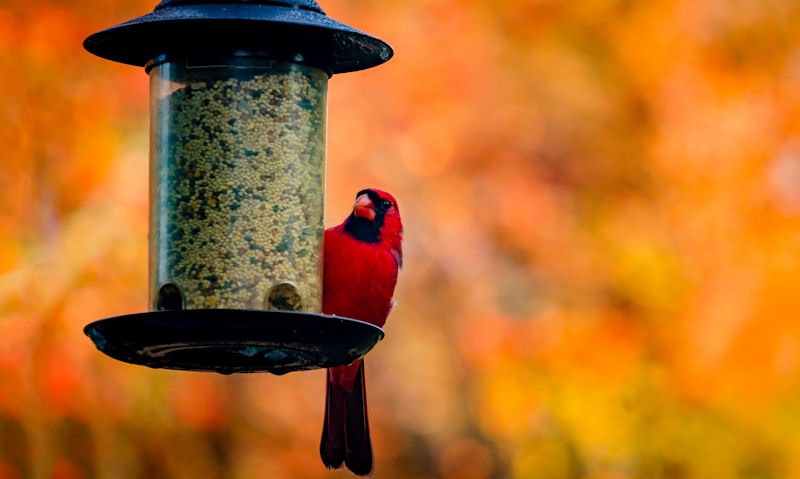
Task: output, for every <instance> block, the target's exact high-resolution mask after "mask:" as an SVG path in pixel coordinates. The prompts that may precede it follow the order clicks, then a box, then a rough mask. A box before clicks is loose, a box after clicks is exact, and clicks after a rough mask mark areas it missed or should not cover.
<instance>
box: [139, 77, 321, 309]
mask: <svg viewBox="0 0 800 479" xmlns="http://www.w3.org/2000/svg"><path fill="white" fill-rule="evenodd" d="M225 71H226V72H227V73H228V74H229V76H230V77H229V78H224V79H213V77H210V76H209V74H208V71H206V72H205V73H203V74H202V75H201V74H195V73H194V72H189V70H187V74H191V75H193V77H192V78H191V80H192V81H184V84H185V86H183V87H182V88H178V89H176V90H174V91H172V92H171V93H169V94H168V95H166V96H164V98H162V99H160V100H158V101H157V103H156V108H155V110H156V111H155V112H154V117H153V119H154V121H155V122H157V123H156V125H154V134H153V137H154V138H155V142H154V145H153V148H154V152H153V156H154V158H156V161H155V163H154V166H153V170H154V171H153V174H154V175H155V176H156V177H155V178H154V179H153V183H154V193H153V195H154V196H155V197H154V198H153V205H154V208H156V211H155V214H154V220H153V221H155V225H154V228H153V232H151V235H152V240H153V241H154V242H155V245H154V248H152V247H151V250H152V251H154V252H155V263H156V264H154V265H153V271H152V272H151V277H152V279H153V280H154V283H153V284H154V286H156V287H158V288H159V291H162V290H164V291H168V292H169V293H170V298H174V297H175V291H174V290H172V289H169V288H171V287H173V286H176V287H177V288H178V289H179V290H180V293H181V294H182V301H183V307H184V308H187V309H198V308H233V309H289V310H301V311H309V312H319V311H321V292H322V285H321V276H322V275H321V268H322V266H321V261H320V254H321V245H322V235H323V196H324V194H323V189H324V172H325V111H326V110H325V97H326V87H327V75H326V74H325V73H324V72H322V71H320V70H316V69H313V68H307V67H302V66H299V65H293V64H278V66H277V67H275V68H273V69H272V70H270V71H266V72H265V71H264V70H258V71H253V70H246V69H245V72H244V73H243V72H242V71H241V70H236V71H233V70H225ZM248 71H249V72H250V73H247V72H248ZM156 74H158V73H156ZM219 76H220V75H219V73H217V78H219ZM159 130H160V131H159ZM164 285H167V286H168V288H167V289H166V290H165V289H164ZM155 296H156V298H155V299H154V301H153V304H155V305H159V304H162V303H163V304H169V303H174V302H175V301H174V300H172V301H161V302H159V301H158V296H159V293H158V292H156V293H155ZM156 307H158V306H156Z"/></svg>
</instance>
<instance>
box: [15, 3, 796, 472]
mask: <svg viewBox="0 0 800 479" xmlns="http://www.w3.org/2000/svg"><path fill="white" fill-rule="evenodd" d="M155 3H156V0H136V1H133V2H131V1H122V0H94V1H92V2H77V1H67V2H63V1H62V2H52V1H46V0H25V1H23V0H11V1H10V2H8V1H7V2H5V4H4V7H3V8H2V9H0V68H2V70H3V72H4V75H3V77H2V79H0V146H2V151H3V152H4V154H3V160H2V165H3V167H2V170H0V478H21V477H32V478H45V477H59V478H85V477H123V478H138V477H165V478H168V477H175V478H178V477H196V478H204V477H208V478H212V477H213V478H221V477H271V478H277V479H280V478H289V477H291V478H295V477H309V478H323V477H333V476H336V477H345V476H346V474H341V473H332V472H329V471H326V470H324V469H323V467H322V465H321V464H320V463H319V461H318V459H317V457H316V450H317V441H318V438H319V430H320V425H321V424H320V423H321V420H322V407H323V404H322V403H323V375H322V372H320V371H317V372H308V373H297V374H291V375H288V376H284V377H272V376H265V375H239V376H237V375H234V376H232V377H222V376H213V375H204V374H199V373H196V374H195V373H182V372H174V371H153V370H149V369H145V368H139V367H134V366H129V365H124V364H122V363H118V362H116V361H113V360H111V359H109V358H107V357H105V356H103V355H101V354H100V353H98V352H97V351H95V350H94V347H93V346H92V344H91V343H90V342H89V341H88V339H87V338H86V337H85V336H84V335H83V333H82V328H83V326H84V325H85V324H86V323H88V322H90V321H92V320H95V319H98V318H101V317H107V316H113V315H117V314H125V313H129V312H135V311H141V310H144V309H145V308H146V301H145V299H146V296H147V295H146V291H145V288H146V286H145V285H146V268H147V251H146V248H147V225H148V219H147V214H148V213H147V201H148V200H147V195H148V187H147V178H148V174H147V168H148V160H147V154H148V146H147V134H148V124H147V122H148V119H147V107H148V105H147V104H148V98H147V93H148V92H147V88H148V79H147V76H146V75H145V73H144V72H143V71H142V70H141V69H138V68H133V67H128V66H123V65H118V64H113V63H110V62H107V61H105V60H101V59H98V58H95V57H93V56H91V55H89V54H87V53H86V52H84V51H83V49H82V48H81V42H82V40H83V38H84V37H85V36H86V35H88V34H89V33H92V32H94V31H97V30H99V29H101V28H104V27H107V26H110V25H112V24H115V23H118V22H120V21H123V20H126V19H129V18H132V17H134V16H136V15H139V14H142V13H144V12H147V11H150V10H152V8H153V6H154V5H155ZM321 3H322V7H323V8H325V10H326V11H327V13H328V14H329V15H331V16H333V17H334V18H337V19H341V20H343V21H345V22H347V23H350V24H352V25H355V26H357V27H360V28H362V29H364V30H366V31H369V32H373V33H375V34H377V35H378V36H379V37H381V38H384V39H386V40H387V41H389V42H390V43H391V44H392V45H393V47H394V48H395V51H396V56H395V58H394V59H392V60H391V61H390V62H389V63H387V64H386V65H383V66H381V67H379V68H375V69H372V70H368V71H363V72H358V73H352V74H347V75H340V76H336V77H334V78H332V79H331V81H330V86H329V105H328V106H329V108H328V125H329V126H328V155H327V156H328V167H327V171H328V177H327V201H326V213H327V217H328V218H329V219H330V221H329V222H331V223H333V222H334V221H337V220H338V219H340V218H341V217H342V215H343V214H344V212H345V211H346V210H347V208H348V207H349V204H350V202H351V201H352V194H353V192H355V191H357V190H358V189H360V188H363V187H367V186H377V187H381V188H384V189H386V190H389V191H391V192H392V193H394V194H395V196H396V197H397V198H398V200H399V202H400V208H401V210H402V212H403V217H404V223H405V225H406V240H405V260H406V261H405V267H404V270H403V271H402V274H401V278H400V283H399V287H398V291H397V298H396V299H397V300H398V305H397V307H396V308H395V310H394V311H393V313H392V316H391V318H390V320H389V322H388V324H387V328H386V332H387V336H386V339H385V340H384V341H383V343H381V344H380V345H379V346H378V347H377V348H376V350H375V351H374V352H372V353H371V354H370V361H369V365H368V367H367V375H368V378H367V382H368V383H369V384H370V387H369V389H370V413H371V422H372V425H373V429H374V439H375V447H376V456H377V461H378V463H377V473H376V477H380V478H407V477H415V478H448V479H451V478H452V479H471V478H474V479H484V478H505V477H514V478H521V479H522V478H530V477H547V478H576V477H585V478H613V479H622V478H667V477H687V478H717V477H720V478H721V477H776V478H777V477H787V478H788V477H800V452H798V451H800V436H798V434H797V433H796V431H797V430H798V428H800V388H798V386H797V385H798V381H799V380H800V323H799V322H798V321H797V320H796V318H797V317H798V316H800V294H798V284H800V254H798V252H799V251H800V146H798V145H800V49H799V48H798V45H800V33H798V30H797V28H796V25H797V23H798V20H800V4H796V2H787V1H784V0H762V1H759V2H727V3H726V2H721V1H717V0H696V1H689V0H656V1H651V2H613V1H611V2H609V1H604V0H580V1H574V2H558V1H554V0H542V1H536V2H521V1H510V2H500V3H498V2H492V1H488V0H459V1H458V2H452V1H451V2H442V1H438V0H418V1H406V2H399V3H398V2H384V1H377V0H362V1H357V2H356V1H348V0H323V1H322V2H321Z"/></svg>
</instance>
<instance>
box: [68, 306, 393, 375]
mask: <svg viewBox="0 0 800 479" xmlns="http://www.w3.org/2000/svg"><path fill="white" fill-rule="evenodd" d="M84 332H85V333H86V335H87V336H89V338H90V339H91V340H92V341H93V342H94V344H95V346H97V349H99V350H100V351H101V352H103V353H105V354H106V355H108V356H111V357H112V358H114V359H118V360H120V361H124V362H126V363H131V364H138V365H142V366H148V367H151V368H164V369H179V370H184V371H213V372H218V373H221V374H231V373H254V372H269V373H272V374H277V375H281V374H286V373H288V372H291V371H302V370H309V369H318V368H329V367H333V366H342V365H346V364H350V363H352V362H353V361H355V360H356V359H358V358H360V357H362V356H364V355H365V354H366V353H367V352H369V351H370V350H371V349H372V348H373V347H374V346H375V344H377V342H378V341H380V340H381V339H383V335H384V333H383V330H382V329H381V328H379V327H377V326H374V325H372V324H369V323H365V322H363V321H357V320H354V319H349V318H342V317H338V316H328V315H321V314H310V313H298V312H291V311H267V310H242V309H194V310H176V311H152V312H146V313H137V314H129V315H125V316H116V317H113V318H107V319H103V320H100V321H95V322H93V323H91V324H89V325H87V326H86V327H85V328H84Z"/></svg>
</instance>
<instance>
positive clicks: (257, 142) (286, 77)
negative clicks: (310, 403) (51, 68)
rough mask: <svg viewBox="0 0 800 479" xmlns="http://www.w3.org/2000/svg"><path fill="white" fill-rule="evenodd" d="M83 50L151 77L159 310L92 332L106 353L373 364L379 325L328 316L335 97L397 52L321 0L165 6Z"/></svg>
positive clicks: (197, 365) (228, 364)
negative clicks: (326, 233)
mask: <svg viewBox="0 0 800 479" xmlns="http://www.w3.org/2000/svg"><path fill="white" fill-rule="evenodd" d="M84 47H85V48H86V49H87V50H88V51H89V52H91V53H93V54H95V55H98V56H100V57H103V58H106V59H109V60H113V61H117V62H121V63H127V64H131V65H136V66H140V67H144V68H145V71H146V72H147V73H148V74H149V75H150V240H149V241H150V245H149V246H150V253H149V254H150V265H149V298H150V311H149V312H143V313H138V314H131V315H126V316H119V317H114V318H108V319H104V320H100V321H96V322H94V323H91V324H89V325H88V326H86V328H85V332H86V334H87V335H88V336H89V337H90V338H91V339H92V341H93V342H94V343H95V345H96V346H97V348H98V349H99V350H100V351H102V352H103V353H105V354H107V355H109V356H111V357H113V358H116V359H119V360H122V361H126V362H129V363H134V364H142V365H146V366H150V367H154V368H169V369H183V370H197V371H216V372H220V373H233V372H257V371H267V372H272V373H275V374H283V373H286V372H289V371H296V370H303V369H315V368H324V367H330V366H337V365H342V364H348V363H351V362H352V361H354V360H355V359H357V358H359V357H360V356H362V355H364V354H366V353H367V352H368V351H369V350H370V349H371V348H372V347H373V346H374V345H375V344H376V343H377V342H378V341H379V340H380V339H381V338H382V337H383V331H382V330H381V329H380V328H378V327H376V326H373V325H371V324H368V323H364V322H361V321H356V320H352V319H348V318H340V317H332V316H325V315H322V314H321V313H320V312H321V299H322V258H321V253H322V237H323V209H324V208H323V203H324V183H325V120H326V118H325V116H326V94H327V84H328V78H329V77H330V76H331V75H332V74H335V73H344V72H350V71H355V70H361V69H365V68H370V67H373V66H376V65H379V64H381V63H383V62H385V61H387V60H388V59H389V58H391V56H392V50H391V48H390V47H389V45H387V44H386V43H385V42H383V41H381V40H379V39H377V38H374V37H372V36H370V35H367V34H365V33H363V32H360V31H358V30H356V29H354V28H351V27H349V26H347V25H344V24H342V23H339V22H338V21H336V20H333V19H331V18H330V17H328V16H327V15H326V14H325V13H324V12H323V11H322V9H321V8H320V7H319V5H317V3H316V2H315V1H314V0H279V1H275V0H271V1H268V0H264V1H248V0H238V1H236V0H227V1H223V0H218V1H215V2H209V1H208V0H163V1H162V2H161V3H159V4H158V5H157V6H156V7H155V10H154V11H153V12H152V13H150V14H147V15H144V16H141V17H138V18H135V19H133V20H130V21H128V22H125V23H122V24H120V25H116V26H114V27H111V28H109V29H106V30H103V31H100V32H97V33H95V34H93V35H91V36H89V37H88V38H87V39H86V40H85V41H84Z"/></svg>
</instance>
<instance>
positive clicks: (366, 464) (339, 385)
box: [319, 361, 373, 476]
mask: <svg viewBox="0 0 800 479" xmlns="http://www.w3.org/2000/svg"><path fill="white" fill-rule="evenodd" d="M351 372H354V375H353V376H352V382H350V381H349V379H350V378H347V380H344V381H343V380H342V379H343V378H346V377H347V376H350V374H348V373H351ZM350 385H352V387H349V386H350ZM348 389H349V390H348ZM319 454H320V457H321V458H322V463H323V464H325V467H327V468H329V469H339V468H340V467H342V464H343V463H344V464H345V465H346V466H347V468H348V469H350V471H352V472H353V474H355V475H357V476H368V475H370V474H372V470H373V459H372V441H371V440H370V435H369V421H368V419H367V390H366V385H365V384H364V362H363V361H358V364H352V365H350V366H341V367H337V368H332V369H328V375H327V396H326V399H325V422H324V423H323V425H322V440H321V441H320V445H319Z"/></svg>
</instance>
